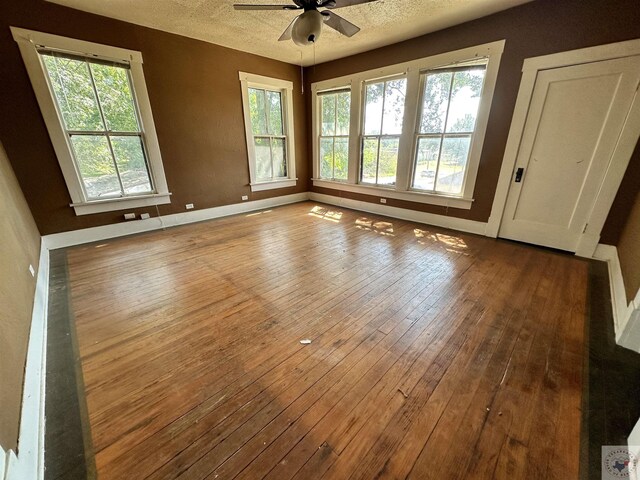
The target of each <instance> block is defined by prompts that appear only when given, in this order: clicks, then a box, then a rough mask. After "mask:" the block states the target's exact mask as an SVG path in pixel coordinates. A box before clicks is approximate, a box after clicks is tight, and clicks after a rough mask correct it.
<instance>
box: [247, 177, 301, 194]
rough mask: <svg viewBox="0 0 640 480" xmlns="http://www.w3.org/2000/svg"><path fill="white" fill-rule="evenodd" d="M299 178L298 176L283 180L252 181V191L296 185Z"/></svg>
mask: <svg viewBox="0 0 640 480" xmlns="http://www.w3.org/2000/svg"><path fill="white" fill-rule="evenodd" d="M297 180H298V179H297V178H285V179H283V180H271V181H269V182H259V183H251V184H250V186H251V191H252V192H262V191H263V190H273V189H274V188H286V187H295V186H296V181H297Z"/></svg>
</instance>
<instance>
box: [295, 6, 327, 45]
mask: <svg viewBox="0 0 640 480" xmlns="http://www.w3.org/2000/svg"><path fill="white" fill-rule="evenodd" d="M323 23H324V17H323V15H322V14H321V13H320V12H319V11H318V10H307V11H306V12H304V13H303V14H302V15H300V16H299V17H298V19H297V20H296V23H295V24H294V25H293V30H292V32H291V37H292V38H293V41H294V42H295V43H296V45H300V46H305V45H312V44H314V43H316V42H317V41H318V38H320V33H322V24H323Z"/></svg>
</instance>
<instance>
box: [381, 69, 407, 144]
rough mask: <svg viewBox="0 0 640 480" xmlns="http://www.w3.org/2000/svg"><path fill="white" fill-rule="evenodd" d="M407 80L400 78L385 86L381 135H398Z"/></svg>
mask: <svg viewBox="0 0 640 480" xmlns="http://www.w3.org/2000/svg"><path fill="white" fill-rule="evenodd" d="M406 88H407V80H406V79H405V78H401V79H398V80H392V81H390V82H386V84H385V98H384V116H383V121H382V134H383V135H400V134H401V133H402V120H403V117H404V98H405V90H406Z"/></svg>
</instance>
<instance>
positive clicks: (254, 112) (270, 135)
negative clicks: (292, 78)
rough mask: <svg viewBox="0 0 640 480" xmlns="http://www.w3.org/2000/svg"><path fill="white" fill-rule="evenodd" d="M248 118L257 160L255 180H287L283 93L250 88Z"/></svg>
mask: <svg viewBox="0 0 640 480" xmlns="http://www.w3.org/2000/svg"><path fill="white" fill-rule="evenodd" d="M248 90H249V115H250V117H251V132H252V133H253V142H254V150H255V158H256V180H257V181H259V182H264V181H269V180H273V179H276V178H286V177H287V175H288V173H287V153H286V146H285V139H286V136H285V133H284V122H283V112H282V92H279V91H275V90H265V89H261V88H252V87H251V88H249V89H248Z"/></svg>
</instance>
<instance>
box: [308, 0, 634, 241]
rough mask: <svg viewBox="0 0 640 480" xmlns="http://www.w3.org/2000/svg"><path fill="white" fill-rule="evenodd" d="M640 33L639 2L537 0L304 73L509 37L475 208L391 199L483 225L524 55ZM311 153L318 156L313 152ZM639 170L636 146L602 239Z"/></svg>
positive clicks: (334, 72)
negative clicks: (457, 207)
mask: <svg viewBox="0 0 640 480" xmlns="http://www.w3.org/2000/svg"><path fill="white" fill-rule="evenodd" d="M634 38H640V5H639V4H638V1H637V0H615V1H607V2H603V1H601V0H537V1H535V2H532V3H528V4H525V5H522V6H519V7H516V8H512V9H510V10H505V11H504V12H500V13H497V14H494V15H491V16H488V17H484V18H481V19H479V20H475V21H472V22H468V23H465V24H462V25H458V26H456V27H453V28H449V29H446V30H441V31H438V32H435V33H431V34H428V35H424V36H422V37H418V38H415V39H412V40H408V41H405V42H402V43H397V44H394V45H391V46H388V47H383V48H379V49H377V50H372V51H370V52H366V53H362V54H359V55H355V56H352V57H349V58H346V59H340V60H336V61H333V62H328V63H324V64H321V65H317V66H315V67H311V68H308V69H307V71H306V72H305V77H306V79H307V81H308V82H309V83H312V82H316V81H320V80H326V79H329V78H335V77H339V76H342V75H347V74H351V73H355V72H359V71H365V70H369V69H373V68H379V67H382V66H385V65H391V64H394V63H401V62H405V61H408V60H413V59H416V58H421V57H427V56H430V55H435V54H439V53H443V52H449V51H453V50H457V49H461V48H465V47H470V46H474V45H479V44H483V43H488V42H492V41H495V40H501V39H505V40H506V45H505V50H504V54H503V56H502V62H501V65H500V72H499V75H498V80H497V84H496V89H495V94H494V97H493V105H492V107H491V113H490V116H489V123H488V128H487V134H486V137H485V141H484V148H483V151H482V157H481V160H480V167H479V171H478V178H477V182H476V188H475V192H474V197H475V202H474V204H473V207H472V208H471V210H462V209H455V208H449V209H448V211H447V210H446V209H445V208H444V207H439V206H434V205H424V204H419V203H413V202H406V201H400V200H394V199H391V198H389V199H387V205H392V206H398V207H403V208H411V209H414V210H421V211H427V212H431V213H437V214H440V215H451V216H455V217H461V218H468V219H471V220H477V221H483V222H484V221H487V219H488V218H489V214H490V213H491V205H492V202H493V197H494V193H495V188H496V184H497V181H498V175H499V173H500V166H501V164H502V157H503V155H504V149H505V145H506V141H507V136H508V134H509V127H510V124H511V117H512V114H513V110H514V107H515V102H516V96H517V94H518V88H519V85H520V78H521V69H522V64H523V61H524V59H525V58H528V57H534V56H538V55H546V54H550V53H556V52H561V51H566V50H573V49H577V48H584V47H589V46H594V45H600V44H605V43H612V42H618V41H623V40H629V39H634ZM307 100H308V99H307ZM309 137H310V135H309ZM309 148H310V145H309ZM308 155H309V157H310V156H311V153H310V150H309V153H308ZM639 170H640V151H638V150H637V151H636V153H635V154H634V157H633V158H632V160H631V166H630V167H629V170H628V173H627V177H626V178H625V181H624V182H623V187H622V188H621V191H620V194H619V195H618V198H617V199H616V203H615V204H614V208H612V212H611V214H610V216H609V219H608V221H607V226H606V228H605V230H604V231H603V239H602V241H606V242H607V243H612V244H615V243H616V242H617V240H618V237H619V235H620V231H621V229H622V226H623V225H624V222H625V220H626V217H627V214H628V211H629V205H630V204H629V199H630V198H633V197H635V194H636V193H637V192H638V189H639V188H640V182H639V181H638V172H639ZM634 175H635V177H634ZM634 178H635V180H634ZM310 189H311V190H312V191H316V192H320V193H325V194H333V195H339V196H344V197H349V198H357V199H359V200H364V201H370V202H373V203H379V197H373V196H370V195H360V194H352V193H349V192H340V191H337V190H329V189H324V188H316V187H310Z"/></svg>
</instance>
